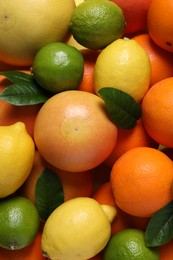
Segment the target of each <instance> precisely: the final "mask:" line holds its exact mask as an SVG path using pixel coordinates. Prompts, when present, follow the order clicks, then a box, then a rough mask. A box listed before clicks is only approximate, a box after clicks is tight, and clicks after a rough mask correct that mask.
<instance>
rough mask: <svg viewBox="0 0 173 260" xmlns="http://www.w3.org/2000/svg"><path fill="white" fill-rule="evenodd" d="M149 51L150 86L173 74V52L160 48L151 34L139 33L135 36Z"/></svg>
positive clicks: (134, 38)
mask: <svg viewBox="0 0 173 260" xmlns="http://www.w3.org/2000/svg"><path fill="white" fill-rule="evenodd" d="M133 40H135V41H137V42H138V43H139V44H140V45H141V46H142V47H143V48H144V49H145V51H146V52H147V54H148V56H149V59H150V63H151V80H150V86H152V85H154V84H155V83H157V82H158V81H160V80H162V79H165V78H168V77H171V76H173V54H172V53H170V52H167V51H166V50H164V49H162V48H160V47H159V46H158V45H157V44H156V43H155V42H154V41H153V40H152V39H151V37H150V35H149V34H147V33H145V34H139V35H136V36H134V37H133Z"/></svg>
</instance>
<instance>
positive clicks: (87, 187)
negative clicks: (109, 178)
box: [20, 151, 93, 204]
mask: <svg viewBox="0 0 173 260" xmlns="http://www.w3.org/2000/svg"><path fill="white" fill-rule="evenodd" d="M45 168H50V169H51V170H52V171H53V172H54V173H56V174H57V175H58V176H59V177H60V179H61V182H62V186H63V191H64V200H65V201H66V200H69V199H72V198H76V197H85V196H86V197H90V196H91V194H92V190H93V177H92V174H91V172H90V171H86V172H80V173H72V172H63V171H61V170H59V169H55V168H54V167H52V166H50V165H49V164H48V163H47V162H46V161H45V160H44V159H43V158H42V157H41V155H40V153H39V152H38V151H36V152H35V157H34V164H33V168H32V170H31V173H30V175H29V177H28V178H27V180H26V181H25V183H24V184H23V186H22V187H21V188H20V193H21V194H22V195H23V196H25V197H27V198H28V199H30V200H31V201H32V202H33V203H34V204H35V187H36V182H37V179H38V177H39V176H40V174H41V173H42V172H43V171H44V169H45Z"/></svg>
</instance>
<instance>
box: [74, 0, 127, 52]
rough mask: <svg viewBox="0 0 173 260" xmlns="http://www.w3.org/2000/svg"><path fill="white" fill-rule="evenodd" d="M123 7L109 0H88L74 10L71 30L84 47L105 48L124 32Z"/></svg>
mask: <svg viewBox="0 0 173 260" xmlns="http://www.w3.org/2000/svg"><path fill="white" fill-rule="evenodd" d="M125 25H126V22H125V18H124V14H123V11H122V9H121V8H120V7H119V6H118V5H116V4H115V3H114V2H111V1H108V0H87V1H84V2H82V3H80V4H79V5H78V6H77V7H76V8H75V10H74V12H73V16H72V18H71V21H70V31H71V33H72V35H73V37H74V39H75V40H76V41H77V42H78V43H79V44H81V45H83V46H84V47H87V48H90V49H103V48H104V47H106V46H107V45H109V44H110V43H111V42H113V41H115V40H116V39H118V38H120V37H121V36H122V35H123V34H124V29H125Z"/></svg>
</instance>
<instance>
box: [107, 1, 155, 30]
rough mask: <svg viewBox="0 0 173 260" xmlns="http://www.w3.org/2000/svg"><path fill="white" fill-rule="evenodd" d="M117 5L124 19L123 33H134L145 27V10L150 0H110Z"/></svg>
mask: <svg viewBox="0 0 173 260" xmlns="http://www.w3.org/2000/svg"><path fill="white" fill-rule="evenodd" d="M111 1H112V2H114V3H115V4H117V5H119V6H120V8H122V10H123V12H124V17H125V20H126V27H125V33H126V34H127V33H128V34H129V33H136V32H139V31H141V30H143V29H146V27H147V11H148V8H149V5H150V3H151V0H138V1H135V0H130V1H129V0H128V1H124V0H111Z"/></svg>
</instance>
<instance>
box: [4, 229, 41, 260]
mask: <svg viewBox="0 0 173 260" xmlns="http://www.w3.org/2000/svg"><path fill="white" fill-rule="evenodd" d="M41 236H42V230H41V229H40V230H39V231H38V233H37V235H36V237H35V239H34V241H33V242H32V243H31V244H30V245H28V246H27V247H24V248H22V249H19V250H8V249H5V248H2V247H0V260H44V259H46V257H44V256H43V255H42V250H41Z"/></svg>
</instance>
